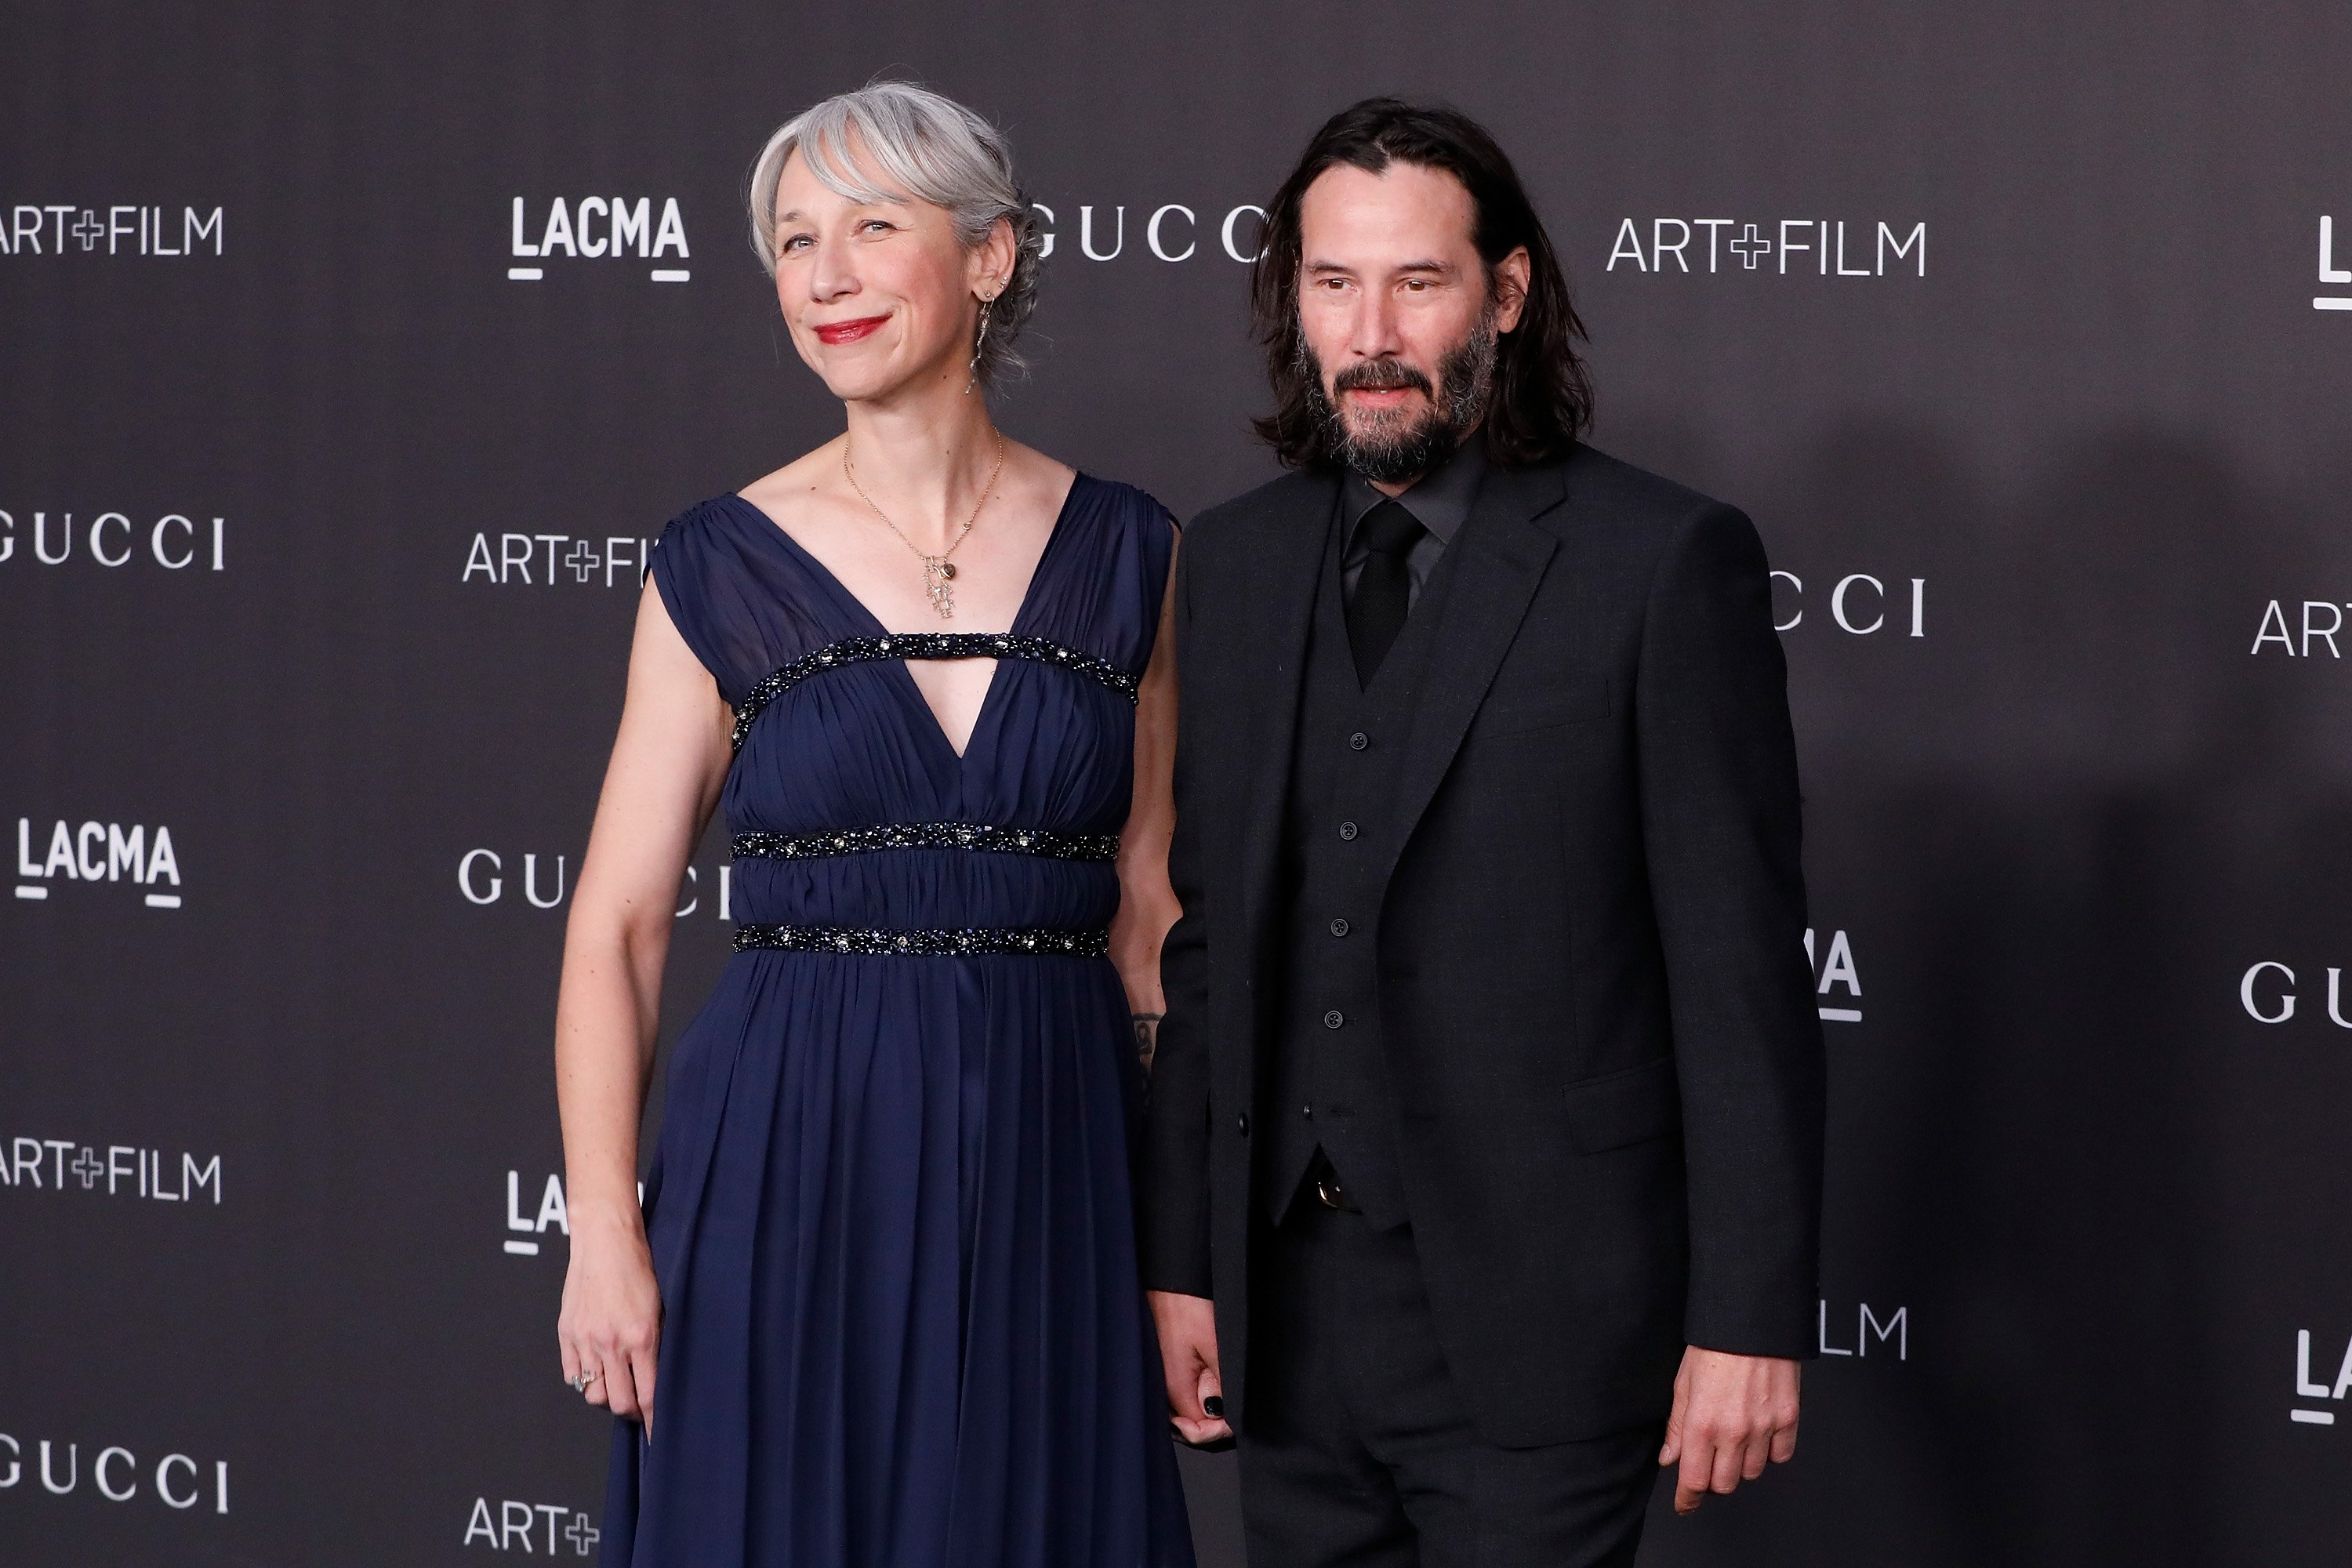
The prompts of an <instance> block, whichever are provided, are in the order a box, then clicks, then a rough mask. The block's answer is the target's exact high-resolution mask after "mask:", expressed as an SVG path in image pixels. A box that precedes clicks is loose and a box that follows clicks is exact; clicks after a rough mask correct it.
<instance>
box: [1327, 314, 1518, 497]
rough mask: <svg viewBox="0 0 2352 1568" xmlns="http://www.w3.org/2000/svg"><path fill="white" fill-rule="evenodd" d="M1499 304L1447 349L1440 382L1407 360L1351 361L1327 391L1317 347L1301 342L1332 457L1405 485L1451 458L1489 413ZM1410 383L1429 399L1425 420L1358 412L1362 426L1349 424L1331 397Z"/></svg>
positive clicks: (1368, 475)
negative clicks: (1431, 381)
mask: <svg viewBox="0 0 2352 1568" xmlns="http://www.w3.org/2000/svg"><path fill="white" fill-rule="evenodd" d="M1495 345H1496V331H1495V307H1494V306H1493V304H1492V303H1489V304H1488V305H1487V307H1486V309H1485V310H1481V311H1480V312H1479V313H1478V320H1477V321H1475V323H1473V324H1472V326H1471V328H1470V335H1469V336H1468V337H1466V338H1465V339H1463V340H1462V342H1459V343H1457V344H1455V345H1454V347H1453V348H1451V349H1448V350H1447V351H1446V352H1445V354H1444V357H1443V358H1441V359H1440V360H1439V361H1438V362H1437V383H1438V384H1437V386H1436V387H1435V388H1433V387H1431V385H1430V384H1429V377H1428V376H1426V375H1424V374H1422V372H1421V371H1420V370H1419V369H1417V368H1415V367H1414V366H1412V365H1409V364H1407V363H1404V362H1403V361H1402V360H1396V359H1375V360H1365V361H1363V362H1361V363H1357V364H1351V365H1349V367H1348V368H1347V369H1345V370H1343V371H1341V372H1340V373H1339V374H1338V375H1337V376H1336V377H1334V378H1333V382H1332V386H1331V390H1330V391H1329V392H1328V393H1327V392H1325V391H1324V389H1323V366H1322V363H1321V362H1320V361H1318V359H1317V358H1316V357H1315V351H1314V350H1312V349H1310V348H1308V347H1307V340H1306V337H1305V335H1304V334H1301V335H1300V337H1299V340H1298V358H1299V368H1300V369H1301V370H1302V371H1304V372H1305V373H1306V380H1307V411H1308V413H1309V414H1310V415H1311V416H1313V417H1314V419H1315V422H1316V423H1317V424H1318V426H1321V427H1322V430H1323V440H1324V446H1325V448H1326V449H1327V450H1328V452H1329V453H1330V454H1331V456H1332V457H1333V458H1336V459H1337V460H1339V462H1341V463H1343V464H1345V465H1346V466H1347V467H1349V468H1353V469H1355V470H1356V472H1358V473H1360V474H1361V475H1363V476H1364V478H1366V479H1370V480H1371V481H1372V482H1373V483H1374V484H1381V485H1400V484H1403V483H1405V482H1406V481H1408V480H1411V479H1419V478H1421V477H1422V476H1423V474H1426V473H1428V472H1430V471H1431V470H1432V469H1433V468H1436V467H1437V466H1438V465H1439V464H1441V463H1443V462H1444V461H1445V459H1446V458H1450V457H1452V456H1453V455H1454V448H1455V447H1459V446H1461V445H1462V438H1463V437H1465V436H1467V435H1468V434H1469V433H1470V432H1471V431H1472V430H1473V429H1474V428H1475V427H1476V426H1477V424H1478V421H1479V419H1480V418H1481V417H1482V416H1484V415H1485V414H1486V404H1487V400H1488V398H1489V397H1490V396H1491V395H1492V394H1493V391H1494V382H1495ZM1395 387H1412V388H1414V389H1415V390H1417V391H1419V392H1420V393H1421V395H1423V397H1425V398H1427V399H1428V400H1429V402H1428V406H1427V407H1426V408H1424V409H1423V411H1422V414H1421V416H1420V417H1418V418H1409V417H1408V416H1406V414H1405V413H1404V412H1403V411H1402V409H1399V410H1382V411H1379V412H1375V413H1365V412H1363V411H1361V410H1359V411H1358V412H1357V415H1356V417H1357V419H1358V420H1359V421H1360V424H1361V425H1362V426H1363V428H1362V429H1360V430H1353V429H1350V428H1349V425H1348V420H1347V416H1344V415H1342V414H1341V413H1340V412H1339V408H1338V407H1337V406H1336V405H1335V404H1334V402H1333V400H1334V399H1335V398H1339V397H1344V396H1346V395H1348V394H1349V393H1350V392H1356V391H1384V390H1387V389H1390V388H1395Z"/></svg>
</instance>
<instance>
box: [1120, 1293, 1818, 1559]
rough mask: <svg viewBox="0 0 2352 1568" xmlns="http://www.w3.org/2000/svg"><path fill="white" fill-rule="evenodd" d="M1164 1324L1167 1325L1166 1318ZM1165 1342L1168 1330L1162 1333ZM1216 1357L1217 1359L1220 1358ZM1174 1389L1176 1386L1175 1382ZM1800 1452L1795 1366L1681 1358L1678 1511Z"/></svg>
mask: <svg viewBox="0 0 2352 1568" xmlns="http://www.w3.org/2000/svg"><path fill="white" fill-rule="evenodd" d="M1163 1321H1164V1320H1163ZM1167 1338H1168V1331H1167V1329H1166V1328H1165V1327H1162V1328H1161V1330H1160V1342H1161V1343H1162V1344H1163V1345H1164V1344H1165V1343H1167ZM1214 1353H1215V1352H1214V1351H1212V1352H1211V1354H1214ZM1169 1386H1170V1387H1171V1388H1173V1387H1174V1386H1175V1384H1174V1382H1173V1381H1172V1379H1171V1382H1170V1384H1169ZM1796 1452H1797V1363H1795V1362H1792V1361H1784V1360H1781V1359H1780V1358H1779V1357H1777V1356H1755V1355H1732V1354H1729V1353H1728V1352H1724V1351H1706V1350H1701V1349H1699V1348H1698V1347H1697V1346H1696V1345H1693V1346H1691V1347H1690V1348H1689V1349H1688V1350H1685V1352H1683V1369H1682V1371H1680V1372H1679V1373H1675V1409H1674V1414H1673V1415H1669V1416H1667V1417H1666V1446H1665V1447H1664V1448H1661V1449H1659V1450H1658V1463H1659V1465H1661V1466H1662V1467H1663V1466H1666V1465H1671V1464H1673V1463H1675V1461H1676V1460H1677V1459H1679V1460H1680V1461H1681V1462H1682V1474H1681V1475H1679V1476H1677V1477H1676V1478H1675V1512H1676V1513H1696V1512H1697V1511H1698V1505H1699V1502H1700V1500H1702V1499H1704V1498H1705V1497H1706V1494H1707V1493H1708V1492H1711V1491H1715V1492H1726V1493H1727V1492H1729V1491H1731V1490H1732V1489H1734V1488H1735V1487H1737V1486H1738V1485H1739V1483H1740V1482H1741V1481H1742V1480H1743V1479H1745V1480H1751V1481H1752V1480H1754V1479H1756V1478H1757V1477H1759V1476H1760V1475H1762V1474H1763V1473H1764V1461H1765V1460H1766V1459H1767V1458H1769V1459H1770V1460H1771V1461H1772V1462H1773V1463H1774V1464H1776V1465H1777V1464H1781V1463H1785V1462H1786V1461H1787V1460H1788V1459H1790V1458H1792V1457H1793V1456H1794V1455H1795V1454H1796Z"/></svg>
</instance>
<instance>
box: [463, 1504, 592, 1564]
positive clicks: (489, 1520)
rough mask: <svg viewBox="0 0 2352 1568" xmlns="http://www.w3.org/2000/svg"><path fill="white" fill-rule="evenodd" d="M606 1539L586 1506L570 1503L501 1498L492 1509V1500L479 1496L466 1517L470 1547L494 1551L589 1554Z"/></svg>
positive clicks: (467, 1544) (551, 1554)
mask: <svg viewBox="0 0 2352 1568" xmlns="http://www.w3.org/2000/svg"><path fill="white" fill-rule="evenodd" d="M602 1539H604V1537H603V1535H602V1533H601V1532H600V1531H598V1530H597V1529H596V1525H595V1522H594V1521H593V1520H591V1519H590V1518H589V1517H588V1513H587V1510H584V1509H575V1508H573V1507H572V1506H571V1505H570V1504H568V1503H553V1502H516V1501H513V1500H510V1499H504V1498H501V1499H500V1500H499V1503H498V1505H497V1509H496V1510H495V1511H493V1510H492V1508H491V1504H490V1500H489V1499H488V1498H486V1497H478V1498H476V1499H475V1500H474V1506H473V1508H472V1510H470V1511H469V1512H468V1513H467V1516H466V1538H465V1540H464V1541H463V1542H461V1543H460V1544H462V1545H466V1546H487V1547H488V1548H489V1549H490V1550H491V1551H493V1552H518V1553H528V1554H529V1555H530V1556H533V1557H536V1556H538V1555H539V1554H540V1553H541V1552H545V1553H546V1554H547V1555H548V1556H550V1557H553V1556H556V1555H558V1554H559V1553H560V1552H567V1551H568V1552H569V1553H570V1554H571V1555H573V1556H578V1557H585V1556H587V1555H588V1553H589V1552H592V1551H593V1550H594V1549H595V1546H596V1542H599V1541H600V1540H602Z"/></svg>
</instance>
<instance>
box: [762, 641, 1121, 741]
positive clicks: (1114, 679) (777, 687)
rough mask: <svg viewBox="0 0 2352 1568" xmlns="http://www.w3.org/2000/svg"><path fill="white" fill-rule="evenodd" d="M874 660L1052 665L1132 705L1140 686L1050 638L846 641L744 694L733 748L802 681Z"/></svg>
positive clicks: (788, 667)
mask: <svg viewBox="0 0 2352 1568" xmlns="http://www.w3.org/2000/svg"><path fill="white" fill-rule="evenodd" d="M877 658H1020V659H1028V660H1030V661H1032V662H1034V663H1036V664H1050V665H1054V666H1055V667H1057V668H1062V669H1066V670H1068V671H1069V672H1070V673H1071V674H1073V675H1082V676H1085V677H1086V678H1087V679H1089V680H1093V681H1097V682H1099V683H1100V684H1102V685H1104V686H1107V687H1108V688H1110V689H1112V690H1113V691H1116V692H1118V694H1119V695H1120V696H1122V697H1124V698H1126V699H1127V700H1129V702H1132V701H1134V700H1136V694H1137V692H1138V691H1139V690H1140V689H1141V688H1142V685H1143V682H1142V680H1141V679H1139V678H1138V677H1136V676H1134V675H1130V674H1129V673H1128V672H1127V671H1126V670H1124V669H1121V668H1119V667H1118V666H1117V665H1115V664H1113V663H1111V662H1110V660H1108V659H1107V658H1096V657H1095V656H1094V655H1093V654H1090V653H1082V652H1080V651H1079V650H1078V649H1076V648H1074V647H1066V646H1064V645H1063V644H1061V643H1057V642H1055V641H1054V640H1053V639H1052V638H1050V637H1016V636H1014V635H1013V633H1011V632H892V633H890V634H888V635H887V636H886V637H844V638H842V639H841V640H840V641H839V642H834V643H827V644H826V645H825V646H824V647H821V648H818V649H816V650H814V652H811V653H804V654H803V655H802V656H801V657H800V658H796V659H794V660H793V662H792V663H790V664H788V665H786V666H784V668H782V669H780V670H778V671H776V672H775V673H774V674H773V675H771V676H769V677H768V678H767V679H764V680H762V681H761V682H760V684H759V685H757V686H754V687H753V688H751V690H749V691H747V692H745V693H744V694H743V702H742V705H741V706H740V707H739V708H737V709H736V710H735V733H734V743H735V748H736V750H738V751H740V750H742V747H743V737H744V736H746V735H748V734H750V733H751V721H753V720H754V719H757V718H758V717H759V716H760V714H761V710H763V709H765V708H766V707H767V706H768V704H769V703H771V702H773V701H774V700H776V699H777V698H779V697H782V695H783V694H784V693H785V692H787V691H790V690H791V689H793V687H795V686H798V685H799V684H800V683H801V682H802V681H803V680H806V679H808V678H809V677H810V676H812V675H814V674H816V673H817V672H818V671H819V670H824V669H833V668H837V667H839V666H841V665H845V664H864V663H866V662H868V661H869V660H873V659H877Z"/></svg>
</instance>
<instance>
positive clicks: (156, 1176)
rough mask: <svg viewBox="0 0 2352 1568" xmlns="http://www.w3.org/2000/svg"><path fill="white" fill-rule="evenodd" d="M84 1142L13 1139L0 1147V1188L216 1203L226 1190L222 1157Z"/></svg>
mask: <svg viewBox="0 0 2352 1568" xmlns="http://www.w3.org/2000/svg"><path fill="white" fill-rule="evenodd" d="M102 1147H103V1149H104V1151H105V1152H103V1153H101V1152H100V1148H101V1145H100V1144H96V1143H83V1142H79V1141H78V1140H75V1139H72V1138H22V1137H19V1138H12V1139H10V1140H9V1141H8V1142H7V1144H6V1146H5V1147H4V1148H0V1187H8V1188H11V1189H13V1190H15V1191H16V1192H18V1193H34V1192H48V1193H70V1192H82V1193H87V1194H89V1195H91V1196H92V1197H110V1198H146V1199H148V1200H150V1201H151V1202H154V1203H166V1204H190V1203H200V1202H202V1201H203V1200H204V1199H205V1198H207V1197H209V1198H211V1200H212V1203H213V1206H214V1207H215V1208H218V1207H219V1206H220V1205H221V1200H222V1195H223V1194H224V1192H225V1191H226V1188H225V1186H224V1185H223V1183H222V1180H221V1157H220V1156H219V1155H218V1154H214V1155H212V1156H210V1157H209V1158H207V1159H205V1160H203V1161H201V1162H200V1161H198V1160H197V1158H196V1157H195V1155H194V1154H192V1153H188V1152H182V1153H181V1154H180V1157H179V1161H178V1163H176V1164H174V1163H173V1161H172V1159H171V1157H170V1156H168V1155H167V1154H165V1153H164V1152H163V1150H161V1149H149V1148H145V1147H143V1146H142V1145H139V1144H135V1143H108V1144H105V1145H103V1146H102Z"/></svg>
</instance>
